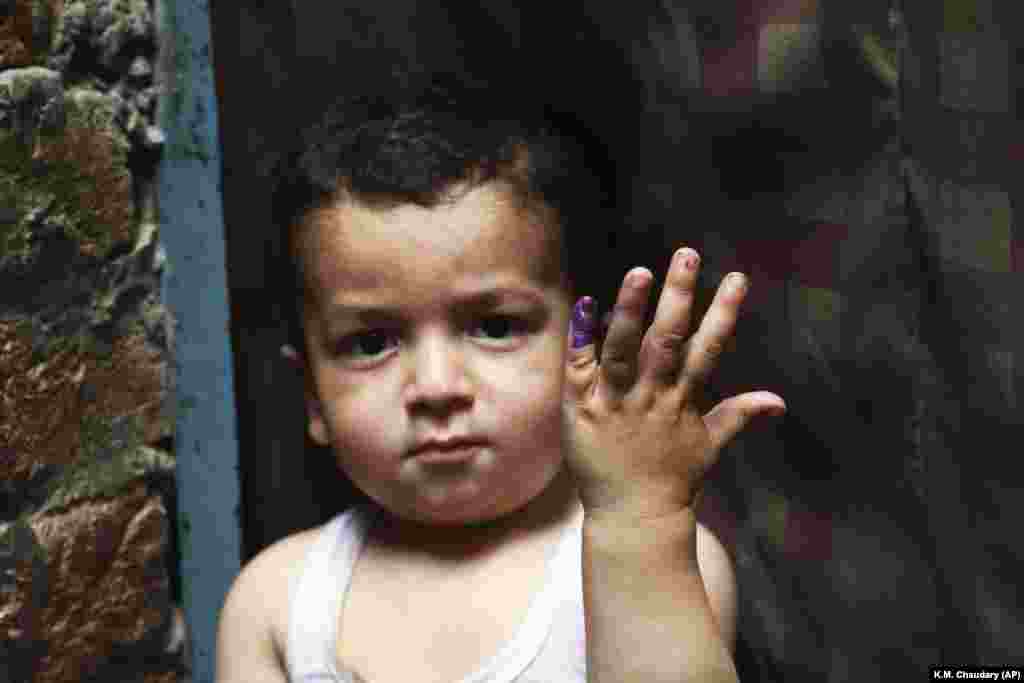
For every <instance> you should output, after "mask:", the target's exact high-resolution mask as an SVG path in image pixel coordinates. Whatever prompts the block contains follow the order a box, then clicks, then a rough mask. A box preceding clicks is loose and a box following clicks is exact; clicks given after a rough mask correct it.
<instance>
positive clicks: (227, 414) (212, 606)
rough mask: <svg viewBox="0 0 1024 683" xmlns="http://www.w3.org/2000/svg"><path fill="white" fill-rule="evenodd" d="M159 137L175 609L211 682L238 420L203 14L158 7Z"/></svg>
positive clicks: (190, 6)
mask: <svg viewBox="0 0 1024 683" xmlns="http://www.w3.org/2000/svg"><path fill="white" fill-rule="evenodd" d="M157 5H158V9H157V23H158V31H159V32H160V41H159V43H160V50H161V68H160V71H161V78H162V88H163V91H162V96H161V98H160V104H159V124H160V127H161V128H162V129H163V131H164V132H165V134H166V136H167V138H166V142H165V147H164V153H163V158H162V160H161V162H160V166H159V169H158V181H157V187H158V190H157V192H158V194H157V204H158V207H159V220H160V244H161V246H162V248H163V249H164V251H165V254H166V256H167V260H166V265H165V271H164V277H163V283H162V294H163V302H164V304H165V305H166V306H167V307H168V308H169V310H170V311H171V313H172V315H173V316H174V320H175V324H174V333H173V341H172V343H171V349H172V353H171V364H172V367H173V374H172V376H173V380H174V386H173V391H174V392H175V401H176V402H175V405H176V407H177V409H176V426H175V435H174V444H175V452H176V458H177V486H178V515H177V520H176V523H177V526H178V534H179V539H180V543H179V554H180V571H181V585H182V600H183V603H184V604H183V607H184V611H185V615H186V619H187V622H188V626H189V638H190V648H191V660H192V681H193V683H213V680H214V664H215V652H214V646H215V644H216V635H217V633H216V629H217V617H218V616H219V614H220V609H221V606H222V605H223V602H224V597H225V596H226V595H227V591H228V589H229V588H230V585H231V582H232V581H233V580H234V578H235V576H236V575H237V574H238V571H239V568H240V564H241V562H240V558H241V528H240V527H241V520H240V485H239V469H238V468H239V458H238V437H237V421H236V412H235V401H234V381H233V377H232V354H231V335H230V330H231V327H230V324H229V320H230V319H229V315H230V314H229V310H230V309H229V306H228V286H227V270H226V249H225V236H224V218H223V206H222V201H221V187H222V182H221V178H222V176H221V153H220V145H219V137H218V128H217V103H216V91H215V87H214V76H213V60H212V55H213V53H212V50H213V46H212V43H211V35H210V8H209V4H208V3H207V2H203V1H201V0H160V1H159V2H158V3H157Z"/></svg>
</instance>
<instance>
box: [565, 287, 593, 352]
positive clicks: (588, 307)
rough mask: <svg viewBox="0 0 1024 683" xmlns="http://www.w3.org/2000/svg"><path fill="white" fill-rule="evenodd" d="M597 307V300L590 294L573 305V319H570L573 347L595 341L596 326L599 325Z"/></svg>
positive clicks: (580, 346)
mask: <svg viewBox="0 0 1024 683" xmlns="http://www.w3.org/2000/svg"><path fill="white" fill-rule="evenodd" d="M596 307H597V302H596V301H594V299H593V298H592V297H589V296H585V297H583V298H582V299H580V300H579V301H577V302H576V305H575V306H574V307H573V309H572V319H571V320H570V321H569V326H570V328H571V330H572V348H574V349H578V348H582V347H584V346H586V345H587V344H591V343H593V341H594V328H595V327H597V324H596V323H597V320H596V318H595V317H594V309H595V308H596Z"/></svg>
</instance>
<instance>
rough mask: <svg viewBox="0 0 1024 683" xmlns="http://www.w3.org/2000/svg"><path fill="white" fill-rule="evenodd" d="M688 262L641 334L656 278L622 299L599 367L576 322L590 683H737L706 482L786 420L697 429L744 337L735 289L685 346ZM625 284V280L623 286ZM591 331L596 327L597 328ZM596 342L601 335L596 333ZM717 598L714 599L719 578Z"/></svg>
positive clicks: (735, 401) (571, 422) (735, 414)
mask: <svg viewBox="0 0 1024 683" xmlns="http://www.w3.org/2000/svg"><path fill="white" fill-rule="evenodd" d="M688 256H695V253H694V252H692V250H691V251H682V252H681V253H680V254H679V256H678V257H677V258H676V259H674V261H673V264H672V266H671V267H670V269H669V273H668V277H667V282H666V285H665V288H664V290H663V292H662V295H661V297H660V300H659V302H658V308H657V313H656V315H655V317H654V323H653V324H652V325H651V328H650V329H649V330H648V331H647V332H646V334H645V333H644V330H643V321H644V317H645V312H646V307H647V299H648V297H649V291H650V284H651V281H652V280H653V278H652V277H651V275H650V273H649V272H646V270H644V271H636V270H635V271H634V272H639V273H640V274H641V279H640V282H639V283H638V284H637V286H630V285H629V284H626V285H624V286H623V288H622V290H621V291H620V292H619V297H618V301H617V302H616V306H615V316H614V318H613V320H612V322H611V324H610V327H609V330H608V334H607V337H606V338H605V342H604V346H603V349H602V353H601V360H600V364H598V363H597V359H596V357H595V348H594V345H593V343H592V338H590V339H587V338H583V339H582V340H581V339H579V337H580V331H581V327H584V326H585V325H581V324H580V323H581V322H586V321H585V320H581V319H580V318H581V316H580V315H578V311H579V307H577V315H576V316H575V317H574V321H573V328H574V329H573V330H572V331H571V332H570V340H572V338H573V337H574V336H575V337H576V338H577V339H576V344H577V346H579V348H576V349H570V351H569V358H568V367H567V369H566V381H567V389H566V391H567V404H566V411H565V413H566V420H567V424H566V427H567V432H568V439H567V442H568V443H569V445H570V447H569V449H568V452H567V459H568V462H569V465H570V468H571V469H572V471H573V473H574V474H575V476H576V481H577V485H578V487H579V491H580V498H581V500H582V502H583V506H584V510H585V516H584V523H583V597H584V607H585V611H586V626H587V666H588V680H589V681H590V682H591V683H613V682H614V683H630V682H637V683H640V682H642V683H661V682H662V681H664V682H665V683H667V682H668V681H672V682H673V683H678V682H679V681H735V680H737V677H736V669H735V666H734V664H733V661H732V656H731V653H730V647H729V646H728V644H727V642H726V640H727V638H728V637H729V636H728V635H726V636H725V637H723V632H724V631H725V630H726V629H722V632H720V630H719V627H718V625H717V624H716V623H715V614H714V612H713V610H712V602H715V601H716V599H717V598H716V596H715V595H712V596H711V599H710V600H709V596H708V594H707V591H706V589H705V582H704V581H703V580H702V578H701V573H700V567H699V564H698V553H697V535H698V531H697V529H698V525H697V520H696V514H695V510H696V507H697V502H698V500H699V493H700V488H701V484H702V481H703V477H704V473H705V472H706V471H707V470H708V468H710V467H711V465H712V464H713V463H714V462H715V460H716V459H717V457H718V453H719V451H720V450H721V448H722V447H723V446H724V445H725V444H726V443H728V442H729V441H730V440H731V439H732V438H733V436H735V435H736V434H737V433H738V432H739V431H740V430H741V429H742V428H743V427H744V426H745V425H746V424H747V423H748V422H749V421H750V420H751V418H753V417H754V416H756V415H759V414H762V413H773V412H776V409H784V406H785V404H784V403H783V402H782V400H781V398H780V397H778V396H777V395H775V394H771V393H768V392H756V393H748V394H742V395H740V396H734V397H732V398H730V399H727V400H725V401H723V402H721V403H720V404H718V405H717V406H715V408H714V409H713V410H712V411H711V412H709V413H708V414H707V415H701V414H700V412H699V410H698V408H697V405H696V401H695V400H694V394H695V393H696V392H699V391H700V390H701V385H702V384H703V382H704V380H705V379H706V378H707V376H708V374H709V373H710V372H711V370H712V368H713V366H714V365H715V363H716V360H717V356H718V355H719V353H720V352H721V350H722V348H724V346H725V344H726V342H727V341H728V339H729V337H730V336H731V335H732V332H733V330H734V329H735V325H736V319H737V316H738V310H739V305H740V303H741V301H742V299H743V296H744V293H745V292H744V290H743V289H742V288H741V289H739V290H733V289H731V288H730V286H729V284H730V283H729V282H727V283H726V284H725V285H724V286H723V287H721V288H720V289H719V292H718V294H717V295H716V297H715V301H714V302H713V303H712V305H711V307H710V308H709V310H708V312H707V314H706V315H705V317H704V319H703V321H702V322H701V325H700V328H699V329H698V330H697V332H696V333H695V334H694V335H693V336H692V337H689V331H690V329H689V328H690V320H689V318H690V310H691V307H692V301H693V298H694V291H695V286H696V279H697V268H696V266H694V267H692V268H687V267H686V266H685V265H684V264H685V261H686V260H687V257H688ZM627 282H629V278H628V276H627ZM591 318H592V316H591ZM590 329H591V330H593V325H592V322H591V325H590ZM708 579H709V581H708V584H709V585H710V586H713V585H714V580H713V577H708Z"/></svg>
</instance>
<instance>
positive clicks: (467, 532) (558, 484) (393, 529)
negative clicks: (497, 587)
mask: <svg viewBox="0 0 1024 683" xmlns="http://www.w3.org/2000/svg"><path fill="white" fill-rule="evenodd" d="M579 504H580V503H579V498H578V496H577V493H576V488H575V486H574V484H573V482H572V480H571V477H570V476H569V472H568V470H566V469H565V468H563V469H562V470H561V471H560V472H559V473H558V474H557V475H556V476H555V478H554V479H553V480H552V481H551V483H550V484H549V485H548V486H547V488H545V489H544V491H542V492H541V493H540V494H539V495H538V496H537V497H536V498H534V499H533V500H531V501H530V502H529V503H527V504H526V505H525V506H524V507H522V508H520V509H519V510H516V511H515V512H513V513H511V514H509V515H506V516H504V517H501V518H499V519H496V520H493V521H490V522H483V523H480V524H474V525H464V526H438V525H429V524H423V523H419V522H413V521H409V520H405V519H401V518H399V517H397V516H395V515H393V514H391V513H390V512H388V511H386V510H384V511H382V514H381V517H380V518H379V521H378V522H377V523H376V524H375V525H374V528H373V530H372V536H373V538H374V541H375V542H376V543H377V544H379V545H380V546H381V548H382V549H384V548H387V549H389V550H392V551H394V552H396V553H402V554H412V555H414V556H416V557H420V558H422V559H424V560H426V561H428V562H430V563H437V564H439V565H448V564H452V563H457V564H459V565H465V564H466V563H473V562H474V561H482V560H485V559H486V558H487V557H489V556H491V555H493V554H494V553H495V552H497V551H498V550H500V549H501V548H503V547H506V546H507V545H509V544H511V543H514V542H516V541H519V540H522V539H524V538H527V537H531V536H534V535H537V534H543V533H544V532H545V531H556V530H557V529H559V528H561V527H562V526H563V524H564V523H566V522H568V520H569V519H570V518H571V517H572V516H573V514H574V513H575V512H576V511H577V510H578V506H579Z"/></svg>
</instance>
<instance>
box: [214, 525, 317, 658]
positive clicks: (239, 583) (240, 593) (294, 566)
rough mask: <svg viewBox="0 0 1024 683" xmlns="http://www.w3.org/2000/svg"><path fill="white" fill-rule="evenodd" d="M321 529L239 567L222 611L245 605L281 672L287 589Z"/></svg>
mask: <svg viewBox="0 0 1024 683" xmlns="http://www.w3.org/2000/svg"><path fill="white" fill-rule="evenodd" d="M321 529H322V527H314V528H312V529H306V530H304V531H299V532H296V533H294V534H290V535H288V536H286V537H284V538H282V539H280V540H278V541H276V542H274V543H272V544H271V545H269V546H267V547H266V548H264V549H263V550H261V551H260V552H259V553H257V554H256V555H255V556H253V557H252V558H251V559H250V560H249V561H248V562H247V563H246V564H245V566H243V567H242V570H241V571H240V572H239V574H238V576H237V577H236V578H235V581H234V583H233V585H232V587H231V590H230V592H229V594H228V598H227V600H226V601H225V609H227V608H228V605H229V603H236V604H243V605H245V609H246V612H247V614H246V616H247V617H249V618H251V620H252V621H251V622H250V623H256V624H261V628H263V629H265V633H266V634H267V635H269V638H270V645H271V646H272V647H273V652H274V657H275V658H276V660H277V663H278V665H279V666H280V668H281V669H282V670H284V669H285V660H284V653H285V647H284V646H285V644H286V636H287V633H288V630H287V628H288V613H289V607H290V604H291V600H290V598H291V596H290V594H289V588H290V586H291V583H292V579H293V578H295V577H296V576H297V574H298V572H301V571H302V567H303V564H304V562H305V558H306V555H307V554H308V552H309V549H310V546H311V545H312V543H313V542H314V541H315V540H316V538H317V535H318V534H319V533H320V531H321ZM267 632H268V633H267Z"/></svg>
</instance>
